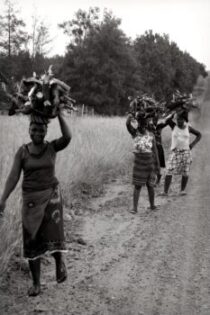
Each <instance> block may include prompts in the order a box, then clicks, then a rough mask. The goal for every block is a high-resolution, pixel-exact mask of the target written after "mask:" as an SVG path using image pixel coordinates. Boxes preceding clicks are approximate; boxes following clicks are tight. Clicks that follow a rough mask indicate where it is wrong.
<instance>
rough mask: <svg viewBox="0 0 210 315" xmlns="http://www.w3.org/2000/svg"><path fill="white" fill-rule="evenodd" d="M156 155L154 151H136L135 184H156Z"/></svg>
mask: <svg viewBox="0 0 210 315" xmlns="http://www.w3.org/2000/svg"><path fill="white" fill-rule="evenodd" d="M154 165H155V164H154V157H153V154H152V153H135V155H134V166H133V181H132V183H133V185H135V186H142V185H145V184H148V185H149V186H154V185H155V182H156V175H155V171H154V170H155V166H154Z"/></svg>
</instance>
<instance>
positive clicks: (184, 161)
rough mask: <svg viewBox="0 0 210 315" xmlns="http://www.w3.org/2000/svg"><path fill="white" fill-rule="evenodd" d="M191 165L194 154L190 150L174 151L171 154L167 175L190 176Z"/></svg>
mask: <svg viewBox="0 0 210 315" xmlns="http://www.w3.org/2000/svg"><path fill="white" fill-rule="evenodd" d="M191 163H192V154H191V151H190V149H188V150H178V149H174V150H173V151H172V152H171V154H170V156H169V159H168V162H167V166H166V174H167V175H183V176H188V174H189V171H190V165H191Z"/></svg>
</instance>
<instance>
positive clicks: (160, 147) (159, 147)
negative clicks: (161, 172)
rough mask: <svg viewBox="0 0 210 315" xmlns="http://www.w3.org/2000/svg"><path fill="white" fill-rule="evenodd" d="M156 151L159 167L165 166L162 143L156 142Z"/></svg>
mask: <svg viewBox="0 0 210 315" xmlns="http://www.w3.org/2000/svg"><path fill="white" fill-rule="evenodd" d="M157 151H158V157H159V162H160V167H163V168H165V167H166V162H165V154H164V150H163V146H162V144H160V143H157Z"/></svg>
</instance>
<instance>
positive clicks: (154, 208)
mask: <svg viewBox="0 0 210 315" xmlns="http://www.w3.org/2000/svg"><path fill="white" fill-rule="evenodd" d="M149 209H150V210H152V211H157V210H159V206H155V205H154V206H150V207H149Z"/></svg>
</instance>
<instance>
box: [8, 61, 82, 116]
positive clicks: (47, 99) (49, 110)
mask: <svg viewBox="0 0 210 315" xmlns="http://www.w3.org/2000/svg"><path fill="white" fill-rule="evenodd" d="M69 93H70V86H69V85H67V84H66V83H65V82H63V81H61V80H59V79H57V78H55V77H54V74H53V72H52V66H50V67H49V70H48V71H47V72H46V73H45V74H43V75H42V76H41V77H40V78H38V77H37V76H36V74H35V73H34V74H33V76H32V77H30V78H23V79H22V81H21V83H20V84H19V85H17V88H16V91H15V92H13V93H11V92H9V91H8V89H7V90H6V94H7V96H8V98H9V99H10V100H11V102H12V105H11V107H10V108H9V115H14V114H16V113H23V114H26V115H30V114H32V113H36V114H38V115H41V116H44V117H47V118H55V117H56V116H57V113H58V111H59V110H60V109H61V108H64V109H67V110H68V111H71V110H76V108H75V107H74V104H75V100H74V99H72V98H71V97H70V95H69Z"/></svg>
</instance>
